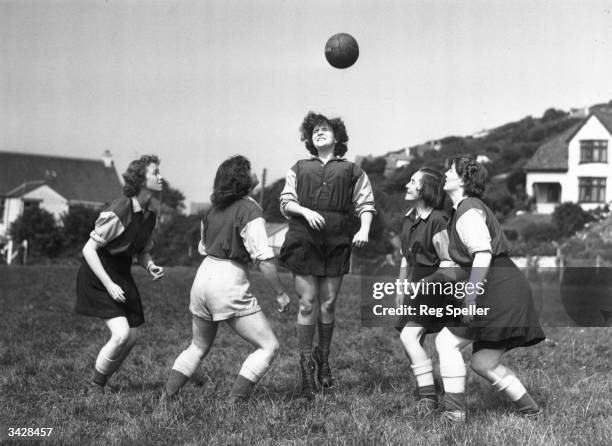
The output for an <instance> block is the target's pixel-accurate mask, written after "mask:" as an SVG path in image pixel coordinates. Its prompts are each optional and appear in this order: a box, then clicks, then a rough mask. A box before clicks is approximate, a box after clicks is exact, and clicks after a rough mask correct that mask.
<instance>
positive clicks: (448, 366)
mask: <svg viewBox="0 0 612 446" xmlns="http://www.w3.org/2000/svg"><path fill="white" fill-rule="evenodd" d="M440 375H441V376H442V383H443V384H444V391H445V392H449V393H463V392H465V378H466V376H467V369H466V367H465V363H464V362H463V356H461V352H459V351H457V352H456V354H455V355H453V357H449V355H447V357H446V358H445V359H444V362H443V361H442V358H440Z"/></svg>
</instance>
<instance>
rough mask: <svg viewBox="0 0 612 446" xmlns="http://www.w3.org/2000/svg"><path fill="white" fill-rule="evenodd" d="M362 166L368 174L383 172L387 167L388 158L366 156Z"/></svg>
mask: <svg viewBox="0 0 612 446" xmlns="http://www.w3.org/2000/svg"><path fill="white" fill-rule="evenodd" d="M361 168H362V169H363V171H364V172H365V173H367V174H368V176H370V175H372V174H375V173H378V174H383V173H384V172H385V169H386V168H387V160H386V159H385V158H384V157H382V156H377V157H374V158H364V160H363V162H362V163H361Z"/></svg>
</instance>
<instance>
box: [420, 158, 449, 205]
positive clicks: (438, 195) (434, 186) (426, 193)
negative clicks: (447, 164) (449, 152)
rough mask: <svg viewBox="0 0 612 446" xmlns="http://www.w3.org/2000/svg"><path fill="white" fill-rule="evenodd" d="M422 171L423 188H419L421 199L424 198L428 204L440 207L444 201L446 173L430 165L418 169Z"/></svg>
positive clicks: (424, 201)
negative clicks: (443, 173)
mask: <svg viewBox="0 0 612 446" xmlns="http://www.w3.org/2000/svg"><path fill="white" fill-rule="evenodd" d="M418 171H419V172H421V174H422V175H421V188H420V189H419V199H421V200H423V203H425V205H426V206H429V207H432V208H434V209H440V208H441V207H442V204H443V203H444V195H445V194H444V175H442V174H441V173H440V172H438V171H437V170H435V169H432V168H430V167H423V168H422V169H419V170H418Z"/></svg>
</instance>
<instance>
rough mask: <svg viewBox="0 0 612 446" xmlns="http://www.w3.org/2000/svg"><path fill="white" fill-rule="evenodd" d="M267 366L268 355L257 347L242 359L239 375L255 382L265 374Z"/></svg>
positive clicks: (268, 366)
mask: <svg viewBox="0 0 612 446" xmlns="http://www.w3.org/2000/svg"><path fill="white" fill-rule="evenodd" d="M269 368H270V364H269V363H268V355H267V354H266V352H264V351H263V350H262V349H257V350H255V351H254V352H253V353H251V354H250V355H249V356H247V358H246V359H245V360H244V362H243V363H242V368H241V369H240V372H239V375H242V376H244V377H245V378H246V379H248V380H249V381H252V382H254V383H256V382H258V381H259V380H260V379H261V378H262V376H264V375H265V373H266V372H267V371H268V369H269Z"/></svg>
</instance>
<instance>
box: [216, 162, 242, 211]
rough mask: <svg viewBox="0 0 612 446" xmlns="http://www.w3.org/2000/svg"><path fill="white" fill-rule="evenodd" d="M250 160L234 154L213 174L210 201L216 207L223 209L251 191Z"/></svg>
mask: <svg viewBox="0 0 612 446" xmlns="http://www.w3.org/2000/svg"><path fill="white" fill-rule="evenodd" d="M250 173H251V162H250V161H249V160H248V159H246V158H245V157H244V156H242V155H235V156H232V157H231V158H228V159H226V160H225V161H223V162H222V163H221V165H220V166H219V168H218V169H217V174H216V175H215V182H214V185H213V193H212V195H211V196H210V201H211V203H212V204H213V206H214V207H216V208H217V209H225V208H226V207H228V206H229V205H230V204H232V203H234V202H235V201H238V200H240V199H241V198H242V197H245V196H247V195H248V194H249V192H250V191H251V186H252V180H251V175H250Z"/></svg>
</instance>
